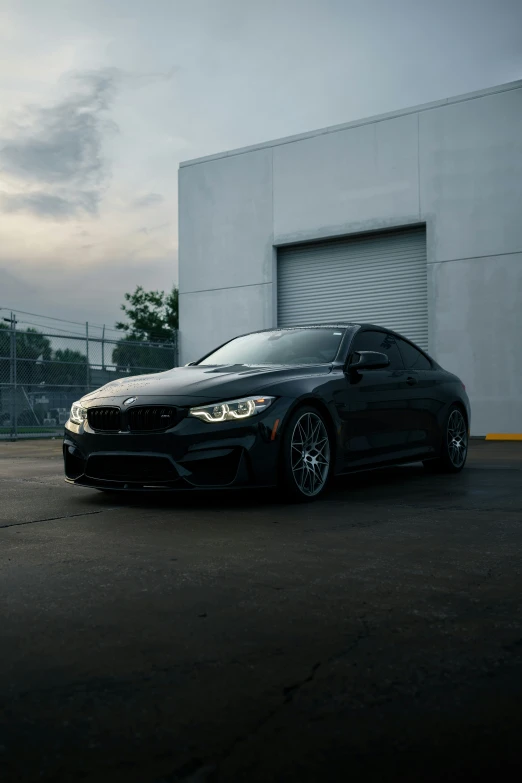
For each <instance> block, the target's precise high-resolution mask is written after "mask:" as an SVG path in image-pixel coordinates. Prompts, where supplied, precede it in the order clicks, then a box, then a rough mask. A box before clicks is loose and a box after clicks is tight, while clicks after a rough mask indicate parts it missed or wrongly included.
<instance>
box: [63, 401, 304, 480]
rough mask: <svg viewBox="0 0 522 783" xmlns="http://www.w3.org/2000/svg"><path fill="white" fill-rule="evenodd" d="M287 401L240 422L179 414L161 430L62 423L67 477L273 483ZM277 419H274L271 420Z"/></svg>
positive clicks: (76, 478)
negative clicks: (120, 429) (106, 428)
mask: <svg viewBox="0 0 522 783" xmlns="http://www.w3.org/2000/svg"><path fill="white" fill-rule="evenodd" d="M289 407H290V400H284V399H282V398H279V399H278V400H276V401H275V402H274V404H273V405H272V406H270V408H269V409H268V410H267V411H265V412H264V413H261V414H259V415H258V416H254V417H252V418H251V419H249V420H245V421H237V422H236V421H229V422H222V423H207V422H204V421H201V420H199V419H195V418H192V417H186V418H184V419H182V420H181V421H180V422H179V424H177V425H176V426H175V427H173V428H172V429H170V430H167V431H165V432H160V433H128V432H121V433H103V432H95V431H93V430H92V429H91V428H90V427H89V424H88V423H87V422H84V424H81V425H76V424H72V423H71V422H70V421H68V422H67V424H66V425H65V434H64V442H63V456H64V467H65V479H66V481H67V482H68V483H70V484H76V485H79V486H83V487H93V488H96V489H111V490H126V491H138V492H141V491H156V492H157V491H176V490H194V489H218V488H226V487H260V486H264V487H268V486H275V485H276V483H277V466H278V457H279V450H280V449H279V446H280V433H281V430H282V423H283V419H284V416H285V414H286V412H287V411H288V409H289ZM276 422H277V423H276Z"/></svg>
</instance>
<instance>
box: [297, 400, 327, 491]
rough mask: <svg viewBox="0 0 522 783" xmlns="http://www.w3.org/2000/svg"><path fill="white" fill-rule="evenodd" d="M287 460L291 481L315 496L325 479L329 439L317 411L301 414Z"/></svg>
mask: <svg viewBox="0 0 522 783" xmlns="http://www.w3.org/2000/svg"><path fill="white" fill-rule="evenodd" d="M290 461H291V466H292V474H293V476H294V481H295V483H296V484H297V486H298V487H299V489H300V490H301V492H302V493H303V495H308V496H310V497H312V496H313V495H317V494H318V493H319V492H320V491H321V490H322V488H323V487H324V485H325V484H326V481H327V479H328V472H329V470H330V441H329V438H328V432H327V431H326V427H325V426H324V422H323V420H322V419H321V417H320V416H318V415H317V414H316V413H303V415H302V416H301V417H300V418H299V419H298V420H297V422H296V424H295V427H294V431H293V433H292V440H291V444H290Z"/></svg>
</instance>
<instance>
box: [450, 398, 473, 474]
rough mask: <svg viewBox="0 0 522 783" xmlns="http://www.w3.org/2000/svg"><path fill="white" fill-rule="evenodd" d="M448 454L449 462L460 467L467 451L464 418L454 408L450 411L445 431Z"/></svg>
mask: <svg viewBox="0 0 522 783" xmlns="http://www.w3.org/2000/svg"><path fill="white" fill-rule="evenodd" d="M446 437H447V443H448V455H449V458H450V460H451V464H452V465H453V466H454V467H455V468H460V467H462V465H463V464H464V462H465V460H466V454H467V451H468V431H467V427H466V420H465V418H464V416H463V415H462V413H461V412H460V411H459V410H458V409H457V408H456V409H455V410H454V411H452V412H451V414H450V417H449V419H448V431H447V436H446Z"/></svg>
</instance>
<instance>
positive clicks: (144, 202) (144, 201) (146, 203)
mask: <svg viewBox="0 0 522 783" xmlns="http://www.w3.org/2000/svg"><path fill="white" fill-rule="evenodd" d="M164 201H165V197H164V196H162V195H161V193H146V194H145V195H144V196H140V197H139V198H137V199H135V200H134V201H133V202H132V206H133V207H136V208H137V209H142V208H144V207H155V206H157V205H158V204H162V203H163V202H164Z"/></svg>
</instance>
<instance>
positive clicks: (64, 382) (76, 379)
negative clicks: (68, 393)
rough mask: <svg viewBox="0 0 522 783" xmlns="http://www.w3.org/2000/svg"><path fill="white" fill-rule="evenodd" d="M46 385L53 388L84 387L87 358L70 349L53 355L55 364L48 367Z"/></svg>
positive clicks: (60, 350)
mask: <svg viewBox="0 0 522 783" xmlns="http://www.w3.org/2000/svg"><path fill="white" fill-rule="evenodd" d="M46 369H47V372H46V379H45V380H46V383H47V384H48V385H49V386H51V385H55V386H82V385H84V384H85V376H86V370H87V357H86V356H85V354H83V353H81V352H80V351H72V350H71V349H70V348H65V349H64V350H62V349H60V348H59V349H58V350H57V351H54V353H53V363H52V364H48V365H46Z"/></svg>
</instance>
